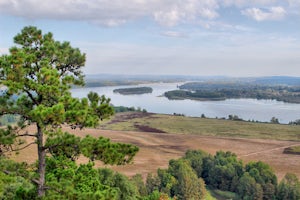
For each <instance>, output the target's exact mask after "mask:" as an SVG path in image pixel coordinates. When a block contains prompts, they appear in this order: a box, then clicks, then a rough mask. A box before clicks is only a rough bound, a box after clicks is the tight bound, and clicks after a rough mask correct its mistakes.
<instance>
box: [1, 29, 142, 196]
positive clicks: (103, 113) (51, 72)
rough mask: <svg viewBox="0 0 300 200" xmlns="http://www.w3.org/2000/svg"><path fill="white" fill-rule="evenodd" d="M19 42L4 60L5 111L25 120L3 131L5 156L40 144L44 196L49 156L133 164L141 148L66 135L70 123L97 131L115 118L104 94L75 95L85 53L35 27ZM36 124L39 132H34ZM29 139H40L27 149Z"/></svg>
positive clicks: (18, 37) (19, 37)
mask: <svg viewBox="0 0 300 200" xmlns="http://www.w3.org/2000/svg"><path fill="white" fill-rule="evenodd" d="M14 42H15V44H16V46H13V47H11V48H10V49H9V54H8V55H2V56H1V57H0V85H2V86H4V88H5V90H4V91H3V92H2V94H1V96H0V113H1V116H2V115H18V116H19V118H20V120H19V122H18V123H17V125H15V126H7V128H5V129H0V153H1V154H5V153H6V152H9V151H18V150H21V149H23V148H25V147H27V146H29V145H31V144H36V145H37V149H38V174H39V180H38V181H36V182H37V185H38V194H39V196H43V195H44V194H45V191H46V185H45V169H46V155H47V153H48V152H49V153H52V154H53V156H57V155H61V154H64V155H65V156H67V157H69V158H71V159H75V158H76V157H77V156H78V154H79V153H81V152H83V155H85V156H87V157H89V158H90V159H91V160H94V159H98V160H102V161H104V162H105V163H108V164H124V163H128V162H130V161H131V160H132V157H133V156H134V155H135V153H136V152H137V150H138V149H137V147H133V146H131V145H123V144H112V143H111V142H110V141H109V140H107V139H104V138H99V139H94V138H93V139H92V138H90V137H86V138H84V139H81V138H76V137H74V136H71V135H69V134H68V133H65V132H63V131H62V127H63V126H66V125H68V126H71V127H72V128H73V129H75V128H80V129H83V128H84V127H95V126H97V125H98V123H99V120H102V119H104V118H107V117H109V116H111V115H112V114H113V108H112V107H111V105H110V99H108V98H106V97H104V96H99V95H98V94H97V93H90V94H89V95H88V97H87V98H82V99H78V98H73V97H72V95H71V92H70V88H71V86H72V85H83V84H84V79H83V78H84V76H83V73H82V67H83V66H84V64H85V54H84V53H81V51H80V50H79V49H78V48H73V47H72V46H71V45H70V43H69V42H59V41H56V40H54V38H53V34H52V33H46V34H43V33H42V31H41V30H39V29H38V28H36V27H33V26H28V27H25V28H23V29H22V31H21V32H20V33H19V34H17V35H16V36H15V37H14ZM30 125H31V126H35V127H36V130H35V131H33V132H30V131H28V130H29V129H26V128H27V127H28V126H30ZM26 136H27V137H34V138H36V140H35V141H34V142H32V143H30V144H27V145H22V144H23V143H24V141H23V140H22V138H25V137H26ZM45 139H47V141H46V142H45ZM20 144H21V145H22V146H19V145H20ZM83 144H84V145H83ZM123 149H124V151H123Z"/></svg>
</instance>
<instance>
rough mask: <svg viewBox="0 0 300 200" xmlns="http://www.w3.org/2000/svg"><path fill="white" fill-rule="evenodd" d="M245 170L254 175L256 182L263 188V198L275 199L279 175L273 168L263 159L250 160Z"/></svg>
mask: <svg viewBox="0 0 300 200" xmlns="http://www.w3.org/2000/svg"><path fill="white" fill-rule="evenodd" d="M245 171H246V172H249V175H250V176H251V177H253V178H254V179H255V181H256V183H258V184H260V185H261V187H262V189H263V199H274V197H275V195H276V193H275V192H276V187H277V177H276V175H275V174H274V172H273V170H272V168H271V167H270V166H269V165H268V164H266V163H263V162H261V161H258V162H249V163H248V164H247V165H246V166H245Z"/></svg>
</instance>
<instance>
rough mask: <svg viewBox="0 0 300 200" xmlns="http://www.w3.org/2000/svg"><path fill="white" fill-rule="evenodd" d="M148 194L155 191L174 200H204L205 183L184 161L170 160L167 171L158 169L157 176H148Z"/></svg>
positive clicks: (187, 162)
mask: <svg viewBox="0 0 300 200" xmlns="http://www.w3.org/2000/svg"><path fill="white" fill-rule="evenodd" d="M146 187H147V191H148V194H152V193H153V192H155V191H159V192H160V193H163V194H166V195H167V196H170V197H174V198H176V199H204V197H205V195H206V189H205V183H204V181H203V180H202V179H201V178H198V177H197V174H196V173H195V171H194V170H193V169H192V167H191V166H190V164H189V161H187V160H185V159H179V160H170V162H169V168H168V169H167V170H162V169H158V170H157V176H152V175H151V174H148V177H147V180H146Z"/></svg>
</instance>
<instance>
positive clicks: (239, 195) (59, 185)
mask: <svg viewBox="0 0 300 200" xmlns="http://www.w3.org/2000/svg"><path fill="white" fill-rule="evenodd" d="M53 155H54V156H52V157H48V158H47V173H46V180H47V188H48V189H47V191H46V195H45V196H44V197H43V198H42V199H107V200H108V199H110V200H111V199H116V200H126V199H128V200H129V199H130V200H135V199H136V200H138V199H140V200H159V199H178V200H186V199H197V200H198V199H205V197H206V195H207V193H208V191H207V189H206V188H208V189H209V190H212V191H213V190H217V191H220V190H221V191H225V192H223V193H226V192H227V195H230V196H231V197H232V198H233V199H236V200H237V199H245V200H246V199H247V200H251V199H253V200H254V199H258V200H260V199H261V200H268V199H270V200H271V199H272V200H297V199H299V198H300V182H299V180H298V178H297V177H296V176H295V175H293V174H287V175H286V176H285V177H284V178H283V179H282V181H281V182H280V183H279V184H278V181H277V177H276V176H275V174H274V172H273V170H272V169H271V168H270V166H269V165H267V164H265V163H263V162H261V161H259V162H250V163H248V164H246V165H244V164H243V162H242V161H241V160H238V159H237V156H236V155H235V154H234V153H231V152H223V151H219V152H217V153H216V154H215V155H214V156H212V155H210V154H208V153H206V152H203V151H201V150H189V151H187V152H186V153H185V155H184V156H183V157H182V158H180V159H177V160H170V161H169V167H168V168H167V169H158V170H157V173H156V174H148V176H147V179H146V181H145V182H144V181H143V178H142V176H141V175H140V174H137V175H135V176H133V177H131V178H128V177H126V176H124V175H122V174H120V173H118V172H114V171H112V170H110V169H107V168H98V169H97V168H94V164H93V162H89V163H88V164H80V165H77V164H76V162H75V160H74V159H72V157H70V156H66V155H68V154H59V153H57V154H53ZM33 168H34V166H30V165H28V164H26V163H15V162H13V161H11V160H8V159H6V158H4V157H1V158H0V198H1V199H38V197H37V194H36V192H35V191H36V185H35V184H33V183H34V182H35V181H36V180H35V177H36V171H35V170H33Z"/></svg>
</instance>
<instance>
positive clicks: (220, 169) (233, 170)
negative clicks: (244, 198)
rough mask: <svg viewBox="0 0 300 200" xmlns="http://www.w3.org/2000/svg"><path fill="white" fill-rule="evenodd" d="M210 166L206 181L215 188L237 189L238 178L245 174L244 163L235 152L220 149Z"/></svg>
mask: <svg viewBox="0 0 300 200" xmlns="http://www.w3.org/2000/svg"><path fill="white" fill-rule="evenodd" d="M207 168H208V177H207V179H206V181H207V182H208V184H209V185H211V186H213V187H214V188H217V189H220V190H226V191H235V190H236V184H234V180H237V179H238V178H239V177H240V176H241V175H242V174H243V163H242V161H241V160H240V161H238V160H237V157H236V155H235V154H233V153H231V152H223V151H219V152H217V153H216V155H215V157H214V160H213V162H212V163H210V167H207Z"/></svg>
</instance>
